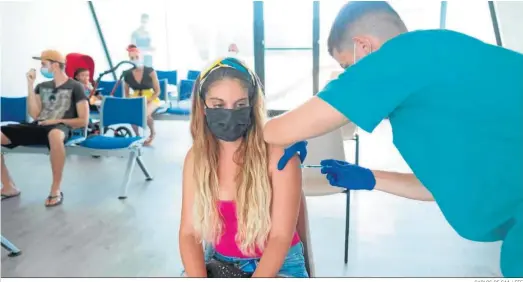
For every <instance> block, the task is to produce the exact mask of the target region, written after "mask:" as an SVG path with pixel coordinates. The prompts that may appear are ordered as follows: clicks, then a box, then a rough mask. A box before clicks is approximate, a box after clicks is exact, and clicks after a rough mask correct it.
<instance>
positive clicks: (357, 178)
mask: <svg viewBox="0 0 523 282" xmlns="http://www.w3.org/2000/svg"><path fill="white" fill-rule="evenodd" d="M320 164H321V166H322V168H321V173H322V174H325V175H326V177H327V180H329V183H330V185H332V186H336V187H341V188H345V189H349V190H372V189H374V186H375V185H376V178H374V174H373V173H372V171H371V170H370V169H367V168H364V167H361V166H357V165H353V164H350V163H348V162H344V161H337V160H323V161H321V162H320Z"/></svg>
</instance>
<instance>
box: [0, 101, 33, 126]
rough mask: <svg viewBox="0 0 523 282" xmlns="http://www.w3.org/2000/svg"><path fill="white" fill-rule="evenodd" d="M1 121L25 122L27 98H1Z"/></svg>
mask: <svg viewBox="0 0 523 282" xmlns="http://www.w3.org/2000/svg"><path fill="white" fill-rule="evenodd" d="M0 107H1V115H2V117H1V121H2V122H11V123H13V122H17V123H21V122H26V121H27V118H28V115H27V97H26V96H24V97H1V98H0Z"/></svg>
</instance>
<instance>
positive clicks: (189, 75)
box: [187, 70, 200, 80]
mask: <svg viewBox="0 0 523 282" xmlns="http://www.w3.org/2000/svg"><path fill="white" fill-rule="evenodd" d="M199 75H200V71H196V70H189V71H188V72H187V79H191V80H196V79H197V78H198V76H199Z"/></svg>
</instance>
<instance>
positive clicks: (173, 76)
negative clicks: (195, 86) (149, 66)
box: [156, 70, 178, 85]
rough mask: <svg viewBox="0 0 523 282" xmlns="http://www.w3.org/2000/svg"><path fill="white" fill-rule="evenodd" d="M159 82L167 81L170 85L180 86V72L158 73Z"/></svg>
mask: <svg viewBox="0 0 523 282" xmlns="http://www.w3.org/2000/svg"><path fill="white" fill-rule="evenodd" d="M156 75H157V76H158V80H162V79H167V83H168V84H172V85H178V72H177V71H175V70H172V71H156Z"/></svg>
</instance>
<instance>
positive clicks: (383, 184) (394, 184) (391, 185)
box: [372, 170, 434, 201]
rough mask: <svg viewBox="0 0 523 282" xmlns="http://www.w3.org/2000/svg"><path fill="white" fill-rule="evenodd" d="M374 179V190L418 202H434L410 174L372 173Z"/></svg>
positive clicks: (430, 195) (426, 190) (375, 171)
mask: <svg viewBox="0 0 523 282" xmlns="http://www.w3.org/2000/svg"><path fill="white" fill-rule="evenodd" d="M372 173H374V177H375V178H376V186H375V187H374V189H375V190H379V191H383V192H386V193H389V194H393V195H396V196H400V197H404V198H409V199H413V200H419V201H434V197H433V196H432V194H431V193H430V192H429V190H428V189H427V188H426V187H425V186H423V184H421V182H420V181H419V180H418V178H416V176H415V175H414V174H412V173H398V172H388V171H377V170H374V171H372Z"/></svg>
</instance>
